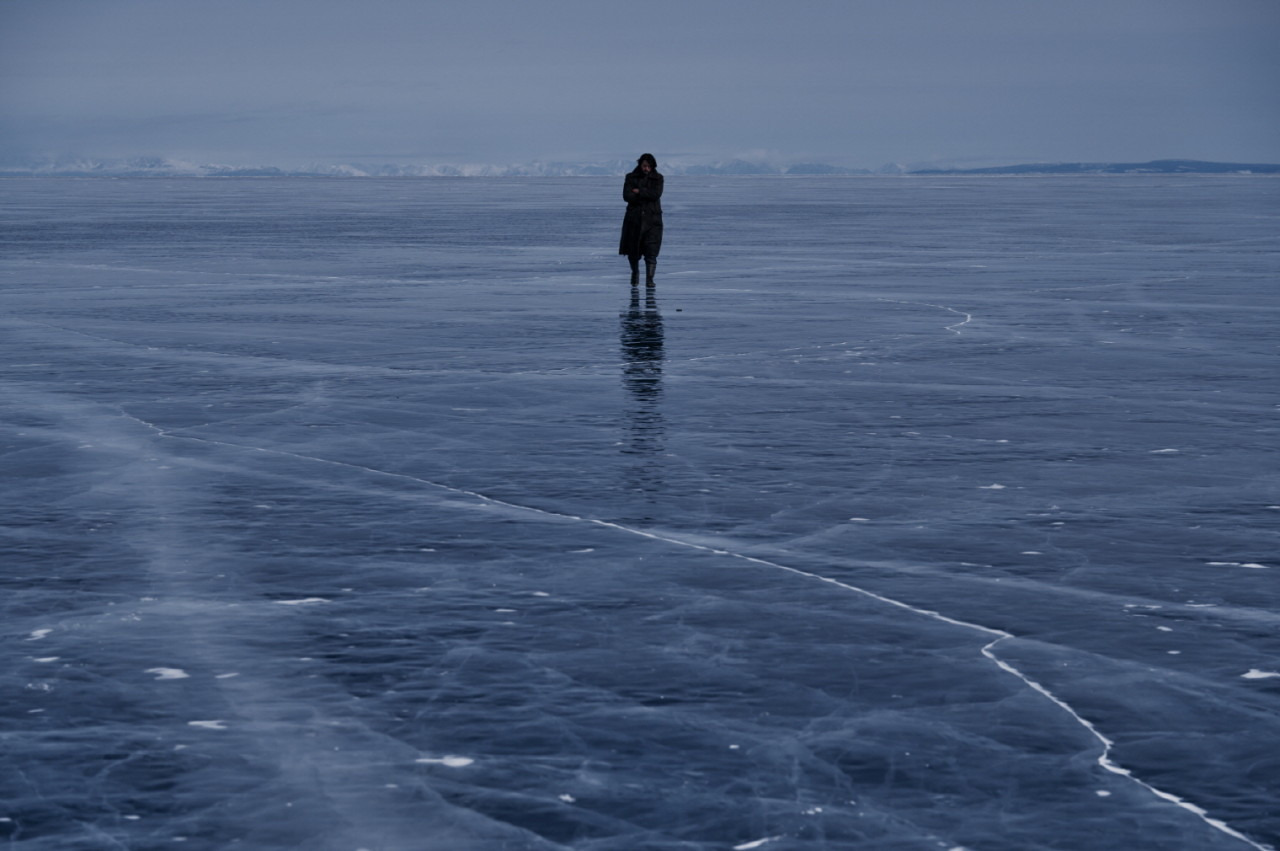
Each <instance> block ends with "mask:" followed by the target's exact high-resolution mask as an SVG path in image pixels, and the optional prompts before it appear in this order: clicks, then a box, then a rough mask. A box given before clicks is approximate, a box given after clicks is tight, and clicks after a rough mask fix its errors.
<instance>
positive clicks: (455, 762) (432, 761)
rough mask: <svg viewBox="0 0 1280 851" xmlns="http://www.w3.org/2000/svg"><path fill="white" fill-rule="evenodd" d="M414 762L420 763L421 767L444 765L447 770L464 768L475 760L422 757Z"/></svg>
mask: <svg viewBox="0 0 1280 851" xmlns="http://www.w3.org/2000/svg"><path fill="white" fill-rule="evenodd" d="M414 762H417V763H421V764H423V765H446V766H448V767H449V768H466V767H467V766H468V765H471V764H472V763H474V762H475V760H474V759H471V758H470V757H466V756H441V757H430V756H424V757H421V758H420V759H415V760H414Z"/></svg>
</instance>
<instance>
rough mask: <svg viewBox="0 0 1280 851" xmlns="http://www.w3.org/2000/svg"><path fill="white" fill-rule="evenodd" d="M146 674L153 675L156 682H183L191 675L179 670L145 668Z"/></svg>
mask: <svg viewBox="0 0 1280 851" xmlns="http://www.w3.org/2000/svg"><path fill="white" fill-rule="evenodd" d="M146 672H147V673H148V674H155V675H156V679H157V680H185V679H187V678H188V677H190V676H191V675H190V674H188V673H187V672H186V671H184V670H182V669H181V668H147V671H146Z"/></svg>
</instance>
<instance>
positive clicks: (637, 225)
mask: <svg viewBox="0 0 1280 851" xmlns="http://www.w3.org/2000/svg"><path fill="white" fill-rule="evenodd" d="M660 198H662V175H661V174H660V173H659V172H658V161H657V160H656V159H654V157H653V154H641V155H640V158H639V159H638V160H636V167H635V168H634V169H633V170H632V171H631V173H630V174H628V175H627V177H626V180H625V181H623V184H622V199H623V200H624V201H626V202H627V214H626V216H624V217H623V219H622V238H621V239H620V240H619V242H618V253H619V254H622V255H625V256H626V258H627V260H628V261H629V262H630V264H631V286H633V287H634V286H636V285H638V284H639V283H640V258H641V257H642V256H643V257H644V262H645V286H650V287H652V286H653V285H654V283H653V272H654V269H655V268H656V267H657V261H658V252H659V251H661V250H662V204H661V202H660V201H659V199H660Z"/></svg>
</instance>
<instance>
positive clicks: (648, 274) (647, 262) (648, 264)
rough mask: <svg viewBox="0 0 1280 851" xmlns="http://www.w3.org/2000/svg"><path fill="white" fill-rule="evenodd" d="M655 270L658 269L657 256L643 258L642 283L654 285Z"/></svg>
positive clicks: (647, 285) (649, 285) (648, 285)
mask: <svg viewBox="0 0 1280 851" xmlns="http://www.w3.org/2000/svg"><path fill="white" fill-rule="evenodd" d="M657 270H658V258H657V257H646V258H644V285H645V286H646V287H652V286H654V283H653V273H654V272H656V271H657Z"/></svg>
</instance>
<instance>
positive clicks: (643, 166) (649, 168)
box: [640, 160, 653, 174]
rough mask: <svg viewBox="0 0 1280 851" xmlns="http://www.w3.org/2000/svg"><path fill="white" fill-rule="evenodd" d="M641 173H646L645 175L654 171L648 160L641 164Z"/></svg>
mask: <svg viewBox="0 0 1280 851" xmlns="http://www.w3.org/2000/svg"><path fill="white" fill-rule="evenodd" d="M640 171H642V172H644V173H645V174H648V173H649V172H651V171H653V166H651V165H649V161H648V160H645V161H644V162H642V163H640Z"/></svg>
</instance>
